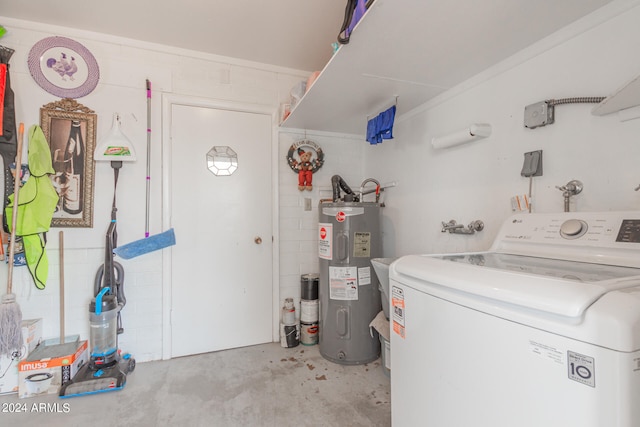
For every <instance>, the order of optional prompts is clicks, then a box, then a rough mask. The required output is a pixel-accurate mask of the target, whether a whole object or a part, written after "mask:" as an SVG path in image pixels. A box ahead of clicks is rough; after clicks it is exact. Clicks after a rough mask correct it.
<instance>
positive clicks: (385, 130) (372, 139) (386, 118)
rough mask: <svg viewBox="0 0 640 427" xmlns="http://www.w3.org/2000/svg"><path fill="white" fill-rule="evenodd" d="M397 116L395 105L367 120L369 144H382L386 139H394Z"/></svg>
mask: <svg viewBox="0 0 640 427" xmlns="http://www.w3.org/2000/svg"><path fill="white" fill-rule="evenodd" d="M395 117H396V106H395V105H394V106H393V107H391V108H389V109H388V110H386V111H383V112H382V113H380V114H378V115H377V116H376V117H374V118H373V119H371V120H369V121H368V122H367V141H369V144H371V145H375V144H380V143H381V142H382V140H384V139H393V122H394V120H395Z"/></svg>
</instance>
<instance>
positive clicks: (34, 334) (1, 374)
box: [0, 319, 42, 394]
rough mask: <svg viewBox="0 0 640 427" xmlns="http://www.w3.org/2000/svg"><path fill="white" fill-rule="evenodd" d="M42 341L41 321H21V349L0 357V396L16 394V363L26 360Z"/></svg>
mask: <svg viewBox="0 0 640 427" xmlns="http://www.w3.org/2000/svg"><path fill="white" fill-rule="evenodd" d="M41 340H42V319H29V320H23V321H22V342H23V345H22V348H20V349H16V351H15V352H14V353H13V354H12V355H11V356H6V355H2V356H0V394H7V393H17V392H18V363H19V362H20V361H21V360H24V359H26V358H27V356H28V355H29V353H31V352H32V351H33V350H34V349H35V348H36V346H37V345H38V344H39V343H40V341H41Z"/></svg>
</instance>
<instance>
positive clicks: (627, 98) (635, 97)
mask: <svg viewBox="0 0 640 427" xmlns="http://www.w3.org/2000/svg"><path fill="white" fill-rule="evenodd" d="M638 105H640V76H638V77H636V78H635V79H633V80H631V81H630V82H628V83H627V84H625V85H623V86H622V87H620V88H619V89H618V90H617V91H615V92H614V93H613V94H612V95H610V96H607V97H606V98H605V99H603V100H602V102H600V103H599V104H598V105H596V106H595V107H593V109H592V110H591V114H593V115H595V116H604V115H606V114H611V113H617V112H618V111H622V110H626V109H627V108H632V107H637V106H638Z"/></svg>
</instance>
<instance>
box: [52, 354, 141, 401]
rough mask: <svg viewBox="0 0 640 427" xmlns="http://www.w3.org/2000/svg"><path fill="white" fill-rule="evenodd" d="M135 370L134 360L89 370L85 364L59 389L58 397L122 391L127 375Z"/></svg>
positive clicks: (89, 365) (130, 359) (125, 360)
mask: <svg viewBox="0 0 640 427" xmlns="http://www.w3.org/2000/svg"><path fill="white" fill-rule="evenodd" d="M134 369H135V359H133V358H126V359H124V360H121V361H120V362H119V363H116V364H115V365H113V366H110V367H105V368H100V369H98V370H96V369H92V368H91V363H85V365H84V366H82V367H81V368H80V370H79V371H78V373H77V374H76V375H75V376H74V377H73V379H72V380H71V381H69V382H68V383H66V384H64V385H63V386H62V387H60V393H59V395H60V397H74V396H82V395H85V394H96V393H104V392H108V391H117V390H122V388H123V387H124V385H125V384H126V382H127V374H128V373H130V372H132V371H133V370H134Z"/></svg>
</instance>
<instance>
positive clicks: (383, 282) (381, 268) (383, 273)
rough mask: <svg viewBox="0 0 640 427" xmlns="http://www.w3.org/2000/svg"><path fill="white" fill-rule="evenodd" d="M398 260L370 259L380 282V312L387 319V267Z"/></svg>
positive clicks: (388, 301)
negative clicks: (382, 312)
mask: <svg viewBox="0 0 640 427" xmlns="http://www.w3.org/2000/svg"><path fill="white" fill-rule="evenodd" d="M397 259H398V258H372V259H371V265H373V269H374V271H375V272H376V276H378V280H379V281H380V292H381V293H382V295H381V296H382V311H384V315H385V317H386V318H387V319H388V318H389V306H390V305H391V302H390V300H389V266H390V265H391V263H392V262H394V261H395V260H397Z"/></svg>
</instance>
